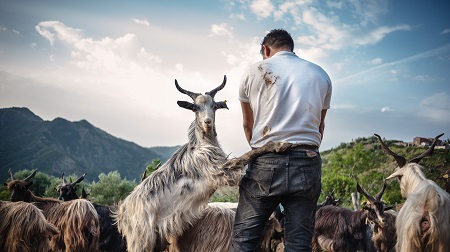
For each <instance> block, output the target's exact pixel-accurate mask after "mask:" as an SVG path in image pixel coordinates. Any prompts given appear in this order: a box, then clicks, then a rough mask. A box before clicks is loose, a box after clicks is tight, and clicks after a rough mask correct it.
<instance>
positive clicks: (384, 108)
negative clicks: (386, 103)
mask: <svg viewBox="0 0 450 252" xmlns="http://www.w3.org/2000/svg"><path fill="white" fill-rule="evenodd" d="M390 111H392V109H391V108H389V107H382V108H381V112H382V113H384V112H390Z"/></svg>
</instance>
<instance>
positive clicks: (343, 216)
mask: <svg viewBox="0 0 450 252" xmlns="http://www.w3.org/2000/svg"><path fill="white" fill-rule="evenodd" d="M356 186H357V191H358V192H359V193H361V194H363V195H364V196H366V198H367V199H368V201H369V202H368V203H367V204H365V205H364V207H363V209H362V210H359V211H352V210H350V209H347V208H343V207H337V206H333V205H328V206H323V207H321V208H320V209H318V210H317V212H316V222H315V230H314V236H313V241H312V247H313V251H322V250H325V251H349V252H350V251H355V252H356V251H358V250H363V251H374V250H375V248H374V245H373V242H372V240H371V238H372V231H371V227H370V226H369V225H368V224H367V223H368V222H371V223H374V224H376V225H380V226H384V225H385V215H384V204H383V203H382V202H381V196H382V194H383V192H384V189H385V188H386V184H384V185H383V188H382V189H381V190H380V192H378V193H377V194H376V195H375V196H371V195H369V194H368V193H367V192H366V191H365V190H364V189H363V188H362V187H361V186H360V185H359V184H358V183H356Z"/></svg>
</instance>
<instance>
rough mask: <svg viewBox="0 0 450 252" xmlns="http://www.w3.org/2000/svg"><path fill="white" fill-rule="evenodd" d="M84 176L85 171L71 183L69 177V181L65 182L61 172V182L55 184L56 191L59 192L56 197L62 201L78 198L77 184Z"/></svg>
mask: <svg viewBox="0 0 450 252" xmlns="http://www.w3.org/2000/svg"><path fill="white" fill-rule="evenodd" d="M84 177H86V173H85V174H83V175H82V176H81V177H79V178H78V179H77V180H75V182H73V183H72V179H70V183H67V181H66V178H65V177H64V173H62V174H61V179H62V183H60V184H59V185H58V186H56V191H57V192H58V193H59V196H58V199H59V200H63V201H69V200H74V199H78V195H77V184H78V183H80V182H81V181H83V179H84Z"/></svg>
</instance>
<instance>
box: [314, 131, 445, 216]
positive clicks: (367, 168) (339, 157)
mask: <svg viewBox="0 0 450 252" xmlns="http://www.w3.org/2000/svg"><path fill="white" fill-rule="evenodd" d="M384 142H385V143H386V144H387V146H389V148H390V149H391V150H392V151H394V152H396V153H397V154H399V155H401V156H404V157H405V158H406V159H407V160H409V159H412V158H414V157H416V156H418V155H420V154H421V153H423V152H425V150H426V149H427V148H428V147H416V146H403V145H401V144H399V143H400V141H396V140H384ZM321 155H322V160H323V165H322V195H321V196H320V198H319V202H322V201H324V200H325V197H326V196H327V195H328V194H330V193H331V192H333V191H334V196H335V197H336V198H341V199H342V204H341V205H342V206H344V207H349V208H352V201H351V198H350V195H351V193H356V182H355V180H354V179H353V177H355V178H356V179H357V180H358V183H359V184H360V185H361V186H362V187H363V188H364V189H365V190H366V191H368V192H369V193H370V194H372V195H374V194H376V193H378V192H379V191H380V189H381V187H382V185H383V181H384V179H385V178H387V177H388V176H389V175H390V174H392V173H393V171H394V169H395V168H397V163H396V162H395V159H394V158H392V157H391V156H388V155H387V154H385V153H384V152H383V151H382V149H381V146H380V144H379V142H378V140H377V139H376V138H374V137H369V138H358V139H356V140H354V141H352V142H350V143H342V144H341V145H339V147H337V148H334V149H331V150H327V151H324V152H322V153H321ZM419 164H420V165H421V166H423V167H424V169H423V172H424V173H425V176H426V177H427V178H428V179H431V180H433V181H435V182H436V183H438V184H439V185H440V186H441V187H443V185H444V181H443V180H439V179H438V177H439V176H440V175H441V174H442V173H444V172H445V171H446V170H447V169H450V150H448V149H447V150H445V149H435V152H434V154H433V155H432V156H431V157H425V158H423V159H422V160H421V161H420V163H419ZM361 200H362V201H363V200H366V199H364V198H362V199H361ZM383 200H384V201H385V202H386V203H387V204H391V205H395V204H401V203H403V202H404V199H402V197H401V194H400V187H399V184H398V182H397V181H396V180H390V181H387V187H386V190H385V192H384V194H383Z"/></svg>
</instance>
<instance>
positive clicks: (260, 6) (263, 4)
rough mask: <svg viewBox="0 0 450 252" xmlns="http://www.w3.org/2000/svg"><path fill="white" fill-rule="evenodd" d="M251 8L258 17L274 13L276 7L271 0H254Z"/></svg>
mask: <svg viewBox="0 0 450 252" xmlns="http://www.w3.org/2000/svg"><path fill="white" fill-rule="evenodd" d="M250 9H251V11H252V12H253V13H254V14H255V15H256V16H257V17H258V18H267V17H269V16H270V15H272V12H273V11H274V9H275V7H274V6H273V4H272V3H271V2H270V0H254V1H253V2H252V3H251V5H250Z"/></svg>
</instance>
